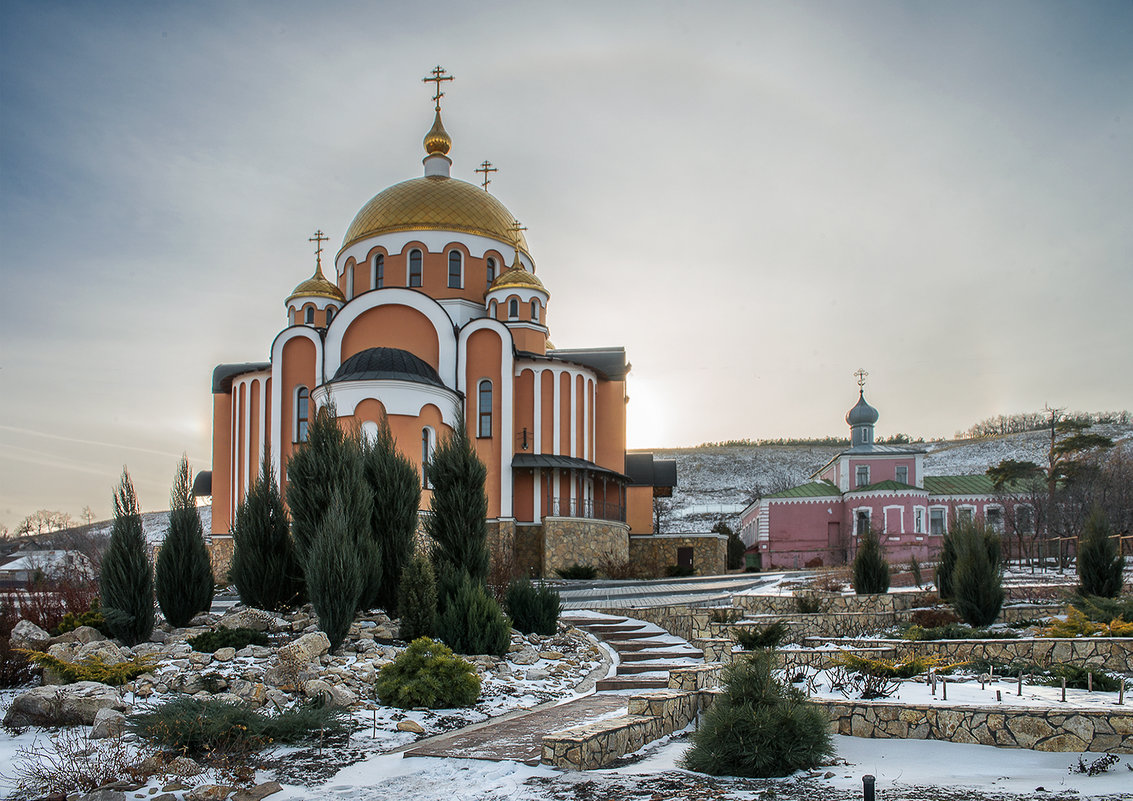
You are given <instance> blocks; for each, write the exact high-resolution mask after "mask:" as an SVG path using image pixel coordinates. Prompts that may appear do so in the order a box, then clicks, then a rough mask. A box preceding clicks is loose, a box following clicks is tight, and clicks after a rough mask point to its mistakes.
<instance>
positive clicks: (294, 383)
mask: <svg viewBox="0 0 1133 801" xmlns="http://www.w3.org/2000/svg"><path fill="white" fill-rule="evenodd" d="M281 359H282V364H281V366H280V380H281V381H282V382H283V386H282V387H281V388H280V389H281V390H282V392H281V393H280V394H281V395H282V401H281V403H280V410H279V414H280V415H281V416H280V422H281V423H282V424H283V425H282V426H281V431H282V434H283V442H281V443H279V460H280V461H279V463H280V464H281V465H283V467H282V469H281V472H282V473H283V475H281V476H278V477H277V478H278V479H279V483H280V485H281V488H280V489H281V492H282V493H283V495H284V500H286V496H287V487H286V477H287V476H286V473H287V461H288V460H289V459H290V458H291V454H292V453H293V452H294V450H295V430H294V429H295V391H296V389H297V388H298V387H301V386H305V387H307V388H308V389H314V388H315V385H316V384H317V381H316V380H315V343H314V342H312V341H311V340H309V339H307V338H306V337H303V336H300V337H295V338H294V339H290V340H288V341H287V342H285V343H284V345H283V353H282V356H281ZM314 410H315V404H314V401H312V402H311V405H310V411H311V414H314Z"/></svg>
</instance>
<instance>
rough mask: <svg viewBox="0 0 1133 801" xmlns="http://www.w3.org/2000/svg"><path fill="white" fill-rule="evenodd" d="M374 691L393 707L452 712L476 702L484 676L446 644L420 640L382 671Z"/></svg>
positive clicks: (414, 642) (420, 638)
mask: <svg viewBox="0 0 1133 801" xmlns="http://www.w3.org/2000/svg"><path fill="white" fill-rule="evenodd" d="M374 688H375V690H376V691H377V694H378V698H380V699H381V702H382V703H383V704H387V705H389V706H396V707H399V708H401V709H412V708H413V707H421V706H423V707H428V708H429V709H452V708H454V707H461V706H472V704H474V703H476V699H477V698H479V697H480V676H479V674H477V673H476V668H474V667H473V666H472V664H471V663H469V662H467V661H465V660H463V659H461V658H460V657H458V656H456V655H455V654H453V652H452V650H451V649H449V648H448V647H447V646H445V645H444V644H443V643H439V642H434V641H433V640H430V639H429V638H428V637H419V638H417V639H415V640H414V641H413V642H411V643H410V644H409V647H408V648H406V649H405V650H404V651H403V652H402V653H401V654H400V655H399V656H398V657H397V658H396V659H395V660H393V662H391V663H389V664H388V665H384V666H383V667H382V669H381V670H379V671H378V679H377V682H376V683H375V685H374Z"/></svg>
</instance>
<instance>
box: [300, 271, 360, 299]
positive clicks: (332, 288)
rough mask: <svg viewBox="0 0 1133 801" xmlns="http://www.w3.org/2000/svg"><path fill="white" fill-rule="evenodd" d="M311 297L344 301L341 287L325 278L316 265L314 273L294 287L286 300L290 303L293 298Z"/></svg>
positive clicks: (344, 297) (344, 296)
mask: <svg viewBox="0 0 1133 801" xmlns="http://www.w3.org/2000/svg"><path fill="white" fill-rule="evenodd" d="M311 297H315V298H330V299H331V300H337V301H340V302H342V303H345V302H346V295H343V294H342V290H341V289H339V288H338V287H337V286H336V285H335V284H333V283H331V282H330V281H328V280H327V279H326V276H324V275H323V271H322V268H321V267H316V268H315V274H314V275H312V276H311V277H310V278H308V279H307V280H306V281H304V282H303V283H301V284H299V286H297V287H295V291H294V292H292V293H291V295H290V296H288V298H287V302H288V303H290V302H291V301H292V300H294V299H295V298H311Z"/></svg>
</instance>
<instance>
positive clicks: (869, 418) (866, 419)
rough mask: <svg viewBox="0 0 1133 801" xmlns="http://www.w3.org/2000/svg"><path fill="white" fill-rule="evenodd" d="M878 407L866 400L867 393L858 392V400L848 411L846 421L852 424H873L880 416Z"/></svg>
mask: <svg viewBox="0 0 1133 801" xmlns="http://www.w3.org/2000/svg"><path fill="white" fill-rule="evenodd" d="M878 416H879V415H878V414H877V409H875V408H873V407H872V406H870V405H869V404H868V403H866V402H865V393H864V392H859V393H858V402H857V403H856V404H855V405H854V408H852V409H850V411H848V412H847V413H846V422H847V423H849V424H850V425H851V426H860V425H870V426H871V425H873V424H874V423H876V422H877V418H878Z"/></svg>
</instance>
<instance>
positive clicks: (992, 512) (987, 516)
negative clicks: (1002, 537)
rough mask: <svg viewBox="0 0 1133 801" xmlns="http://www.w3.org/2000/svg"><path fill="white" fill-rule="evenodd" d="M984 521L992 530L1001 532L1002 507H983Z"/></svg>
mask: <svg viewBox="0 0 1133 801" xmlns="http://www.w3.org/2000/svg"><path fill="white" fill-rule="evenodd" d="M984 522H985V523H987V527H988V528H990V529H991V530H992V531H995V532H998V533H1000V534H1002V533H1003V509H1002V508H1001V507H999V506H988V507H986V508H985V509H984Z"/></svg>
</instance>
